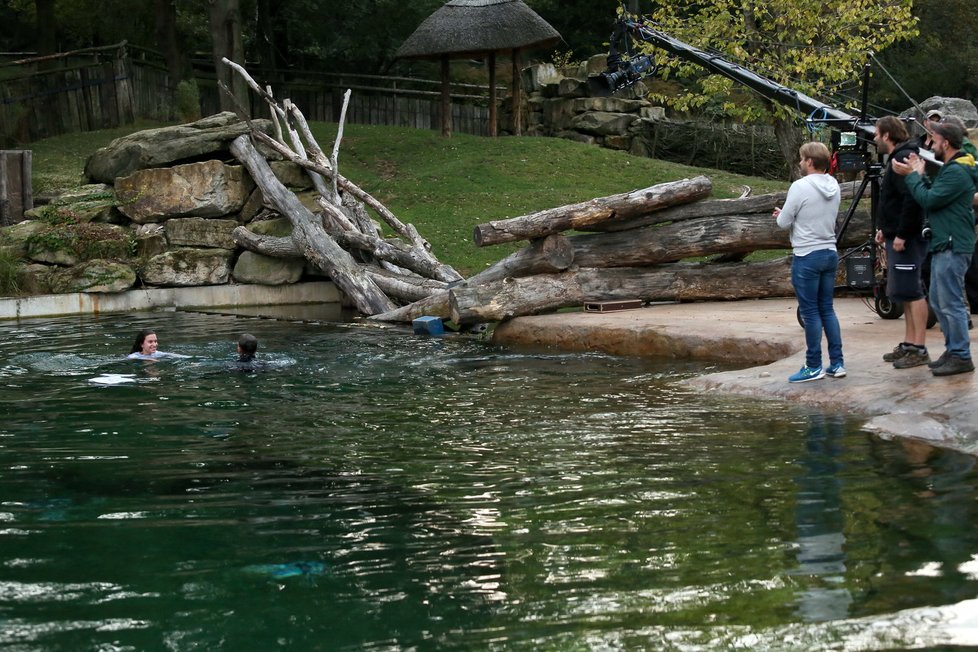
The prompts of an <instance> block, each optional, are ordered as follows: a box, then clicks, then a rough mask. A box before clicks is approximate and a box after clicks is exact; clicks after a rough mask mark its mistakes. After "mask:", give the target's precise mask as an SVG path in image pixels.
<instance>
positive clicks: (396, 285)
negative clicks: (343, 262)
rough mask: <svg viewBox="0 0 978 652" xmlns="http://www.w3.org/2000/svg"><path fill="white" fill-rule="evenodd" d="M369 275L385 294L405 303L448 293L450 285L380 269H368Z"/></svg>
mask: <svg viewBox="0 0 978 652" xmlns="http://www.w3.org/2000/svg"><path fill="white" fill-rule="evenodd" d="M366 272H367V275H369V276H370V278H372V279H373V281H374V283H376V284H377V287H379V288H380V289H381V290H383V291H384V293H385V294H386V295H387V296H389V297H393V298H395V299H398V300H400V301H403V302H405V303H412V302H415V301H420V300H422V299H427V298H428V297H430V296H431V295H433V294H435V293H438V292H446V290H447V288H448V283H445V282H444V281H435V280H433V279H430V278H422V277H421V276H417V275H414V274H398V273H397V272H392V271H390V270H387V269H382V268H380V267H367V268H366Z"/></svg>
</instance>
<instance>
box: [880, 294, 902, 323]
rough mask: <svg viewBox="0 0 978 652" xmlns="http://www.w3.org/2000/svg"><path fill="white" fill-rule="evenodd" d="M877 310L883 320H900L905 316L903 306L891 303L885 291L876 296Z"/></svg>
mask: <svg viewBox="0 0 978 652" xmlns="http://www.w3.org/2000/svg"><path fill="white" fill-rule="evenodd" d="M875 308H876V314H877V315H879V316H880V318H881V319H900V317H902V316H903V304H902V303H894V302H893V301H890V297H888V296H886V292H885V291H884V292H880V293H878V294H877V295H876V303H875Z"/></svg>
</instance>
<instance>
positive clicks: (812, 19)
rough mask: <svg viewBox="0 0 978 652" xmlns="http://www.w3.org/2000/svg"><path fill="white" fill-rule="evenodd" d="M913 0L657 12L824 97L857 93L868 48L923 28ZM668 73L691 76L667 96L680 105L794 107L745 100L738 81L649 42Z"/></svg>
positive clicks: (687, 2) (718, 4) (755, 0)
mask: <svg viewBox="0 0 978 652" xmlns="http://www.w3.org/2000/svg"><path fill="white" fill-rule="evenodd" d="M912 4H913V2H912V0H827V1H826V2H810V0H781V1H780V2H776V3H775V2H769V0H713V1H712V2H709V3H703V2H699V1H697V0H671V1H670V2H662V3H659V5H658V7H657V8H656V9H655V10H654V11H653V13H652V14H651V16H650V18H651V20H652V22H653V23H654V24H656V25H657V26H658V27H660V28H661V29H662V30H663V31H665V32H667V33H669V34H671V35H673V36H675V37H676V38H678V39H680V40H682V41H685V42H686V43H689V44H691V45H695V46H697V47H700V48H702V49H705V50H714V51H719V53H720V55H721V56H723V57H725V58H727V59H729V60H731V61H734V62H739V63H741V64H742V65H744V66H745V67H746V68H748V69H750V70H752V71H754V72H757V73H759V74H761V75H764V76H765V77H768V78H769V79H772V80H774V81H776V82H779V83H781V84H784V85H785V86H788V87H790V88H793V89H795V90H799V91H802V92H804V93H806V94H808V95H811V96H813V97H818V98H831V99H829V102H828V103H831V104H833V105H835V106H838V105H839V103H840V100H839V98H843V101H844V98H846V96H852V95H853V94H858V89H859V86H860V80H861V70H862V68H863V66H864V64H865V63H866V61H867V55H868V54H869V53H878V52H881V51H882V50H884V49H885V48H887V47H888V46H890V45H892V44H893V43H895V42H897V41H899V40H902V39H907V38H910V37H912V36H915V35H916V34H917V30H916V18H915V17H914V16H913V14H912V12H911V8H912ZM648 50H649V52H650V53H652V54H654V55H655V56H656V57H657V59H659V60H660V62H661V63H662V64H663V68H662V70H663V73H664V75H665V76H666V77H669V76H676V77H680V78H682V79H683V80H686V81H688V82H689V84H688V88H687V90H686V92H684V93H681V94H679V95H677V96H671V97H662V98H661V99H663V100H664V101H667V102H669V103H670V104H671V105H672V106H674V107H676V108H679V109H685V110H688V109H694V108H696V107H701V106H703V105H704V104H706V103H707V102H708V101H710V99H711V98H716V97H722V98H724V103H723V106H722V108H723V110H724V111H726V112H728V113H729V114H731V115H734V116H740V117H744V118H749V119H756V118H762V117H772V116H781V117H784V116H788V115H791V114H792V111H791V109H790V107H784V106H774V105H772V104H770V103H769V102H760V103H758V102H749V103H738V102H737V101H735V100H734V97H735V96H733V95H732V94H731V91H732V90H733V88H734V82H732V81H730V80H728V79H726V78H723V77H719V76H717V75H706V74H703V73H702V72H701V71H700V70H698V69H697V68H696V66H694V65H693V64H689V63H684V62H679V61H677V60H675V59H670V58H669V57H667V56H666V55H665V54H664V53H663V52H662V51H657V50H654V49H653V48H651V47H649V48H648Z"/></svg>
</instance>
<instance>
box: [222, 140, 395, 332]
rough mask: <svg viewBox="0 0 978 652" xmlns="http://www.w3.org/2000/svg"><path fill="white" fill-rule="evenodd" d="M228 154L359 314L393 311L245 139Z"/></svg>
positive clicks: (306, 254)
mask: <svg viewBox="0 0 978 652" xmlns="http://www.w3.org/2000/svg"><path fill="white" fill-rule="evenodd" d="M231 153H232V154H234V156H235V157H236V158H237V159H238V160H239V161H241V163H242V164H243V165H244V166H245V168H246V169H247V170H248V172H249V173H250V174H251V177H252V178H253V179H254V180H255V183H256V184H258V187H259V188H261V191H262V194H263V195H264V196H265V199H266V200H267V201H268V202H270V203H271V204H272V205H273V206H275V208H276V210H277V211H278V212H279V213H281V214H282V215H285V216H286V217H288V218H289V221H290V222H291V223H292V229H293V231H292V238H293V239H294V240H295V243H296V245H298V248H299V251H300V253H301V254H302V255H303V257H304V258H305V259H306V260H308V261H309V262H310V263H312V264H313V265H315V266H317V267H319V268H320V269H321V270H323V271H324V272H326V273H327V274H329V277H330V278H331V279H332V280H333V282H334V283H336V285H337V286H338V287H339V288H340V289H341V290H342V291H343V292H345V293H346V294H347V295H348V296H349V297H350V299H351V300H352V301H353V303H354V305H355V306H356V307H357V309H358V310H359V311H360V312H361V313H363V314H365V315H374V314H378V313H383V312H388V311H390V310H392V309H393V308H394V304H393V303H391V301H390V300H389V299H388V298H387V296H386V295H384V293H383V292H382V291H381V290H380V288H378V287H377V285H376V284H375V283H374V282H373V280H371V279H370V278H369V277H368V276H367V275H366V274H365V273H364V272H363V270H362V269H361V268H360V266H359V265H358V264H357V262H356V261H355V260H354V259H353V257H352V256H350V254H348V253H347V252H346V251H344V250H343V248H342V247H340V246H339V245H338V244H336V242H335V241H334V240H333V238H331V237H330V236H329V234H328V233H326V230H325V229H324V228H323V225H322V221H321V220H320V219H319V218H317V217H316V216H315V215H313V214H312V213H311V212H309V209H307V208H306V207H305V206H303V205H302V203H301V202H300V201H299V199H298V198H297V197H296V196H295V195H294V194H293V193H291V192H289V190H288V189H287V188H286V187H285V186H284V185H282V183H281V182H280V181H279V180H278V179H276V178H275V175H274V174H272V170H271V168H270V167H269V165H268V162H267V161H266V160H265V159H264V157H262V156H261V154H259V153H258V151H257V150H256V149H255V147H254V146H253V145H252V144H251V140H250V139H249V138H248V136H239V137H237V138H236V139H235V140H234V142H232V143H231Z"/></svg>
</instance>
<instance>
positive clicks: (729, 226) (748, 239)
mask: <svg viewBox="0 0 978 652" xmlns="http://www.w3.org/2000/svg"><path fill="white" fill-rule="evenodd" d="M869 233H870V225H869V215H868V214H866V213H863V212H857V213H856V215H855V216H854V217H853V220H852V222H851V223H850V225H849V228H848V229H847V230H846V238H845V240H844V242H843V246H845V247H853V246H857V245H859V244H862V243H864V242H866V241H867V240H868V239H869V237H870V236H869ZM567 239H568V241H569V242H570V244H571V246H572V247H573V250H574V265H577V266H579V267H644V266H647V265H660V264H663V263H670V262H675V261H679V260H683V259H684V258H696V257H699V256H707V255H712V254H728V253H749V252H752V251H757V250H760V249H789V248H790V247H791V244H790V242H789V240H788V231H785V230H783V229H779V228H778V226H777V224H775V221H774V218H773V217H772V216H771V215H770V213H767V214H764V213H754V214H750V215H719V216H715V217H711V218H700V219H697V220H690V221H686V222H673V223H670V224H664V225H661V226H647V227H644V228H641V229H632V230H630V231H612V232H608V233H592V234H584V235H575V236H570V237H568V238H567ZM545 265H546V260H545V259H544V257H543V255H542V254H541V253H540V252H538V251H535V250H533V248H532V247H527V248H524V249H521V250H520V251H517V252H515V253H513V254H511V255H510V256H508V257H507V258H504V259H503V260H502V261H500V262H499V263H496V265H494V266H493V267H490V268H489V269H487V270H486V271H485V272H483V273H482V274H480V275H479V276H480V277H482V278H483V279H489V280H498V278H499V274H497V273H496V271H495V270H496V268H497V267H498V268H500V269H505V273H506V274H505V275H506V276H514V277H516V276H529V275H531V274H535V273H538V272H537V271H535V270H538V269H540V268H541V267H543V266H545ZM483 274H485V276H484V277H483V276H482V275H483ZM474 278H477V277H474ZM471 280H472V279H470V282H469V285H472V282H471Z"/></svg>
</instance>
